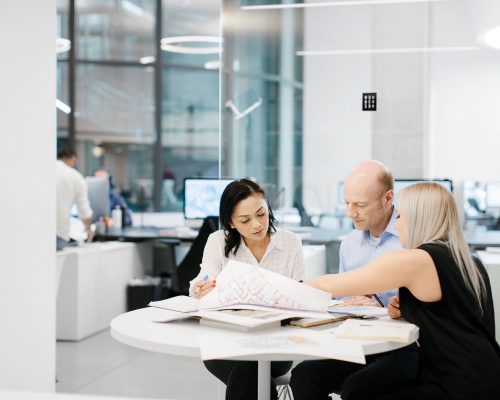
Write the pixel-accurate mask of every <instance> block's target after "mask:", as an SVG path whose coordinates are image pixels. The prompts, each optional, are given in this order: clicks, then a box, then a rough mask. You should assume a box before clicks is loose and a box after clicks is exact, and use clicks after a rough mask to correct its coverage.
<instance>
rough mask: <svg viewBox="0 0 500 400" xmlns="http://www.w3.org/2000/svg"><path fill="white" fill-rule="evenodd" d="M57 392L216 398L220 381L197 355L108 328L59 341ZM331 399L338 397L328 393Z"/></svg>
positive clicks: (159, 397) (174, 397)
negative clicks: (152, 348)
mask: <svg viewBox="0 0 500 400" xmlns="http://www.w3.org/2000/svg"><path fill="white" fill-rule="evenodd" d="M56 349H57V361H56V362H57V365H56V370H57V384H56V390H57V392H60V393H80V394H93V395H101V396H102V395H105V396H122V397H143V398H154V399H169V400H170V399H179V400H181V399H182V400H188V399H189V400H191V399H204V400H219V399H223V398H224V396H223V394H222V393H220V392H219V391H220V390H221V388H222V385H219V381H218V380H217V379H216V378H215V377H213V376H212V375H211V374H210V373H209V372H208V371H207V370H206V369H205V367H204V366H203V363H202V362H201V360H198V359H193V358H187V357H175V356H168V355H164V354H158V353H152V352H148V351H144V350H139V349H135V348H132V347H130V346H126V345H124V344H121V343H119V342H117V341H116V340H114V339H113V338H112V337H111V335H110V333H109V330H105V331H102V332H100V333H97V334H95V335H93V336H90V337H89V338H86V339H84V340H81V341H79V342H61V341H58V342H57V346H56ZM332 397H333V399H339V397H337V396H332Z"/></svg>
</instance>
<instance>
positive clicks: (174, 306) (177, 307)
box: [149, 296, 200, 312]
mask: <svg viewBox="0 0 500 400" xmlns="http://www.w3.org/2000/svg"><path fill="white" fill-rule="evenodd" d="M199 303H200V300H198V299H196V298H194V297H189V296H175V297H170V298H168V299H165V300H160V301H152V302H150V303H149V305H150V306H152V307H158V308H164V309H165V310H172V311H179V312H192V311H198V307H199Z"/></svg>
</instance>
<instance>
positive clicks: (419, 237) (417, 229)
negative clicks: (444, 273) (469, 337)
mask: <svg viewBox="0 0 500 400" xmlns="http://www.w3.org/2000/svg"><path fill="white" fill-rule="evenodd" d="M398 208H399V210H400V211H403V212H404V215H405V218H406V222H407V229H408V232H407V234H408V244H407V247H409V248H412V249H415V248H417V247H419V246H420V245H422V244H424V243H432V242H434V243H442V244H444V245H446V246H447V247H448V248H449V250H450V252H451V255H452V257H453V259H454V260H455V262H456V264H457V265H458V268H459V270H460V273H461V275H462V278H463V280H464V282H465V284H466V286H467V287H468V288H469V290H470V291H471V292H472V293H473V294H474V295H475V296H476V299H477V301H478V303H479V306H480V308H481V309H482V308H483V307H482V304H483V301H482V300H484V299H485V297H486V290H485V283H484V279H483V277H482V276H481V274H480V272H479V269H478V268H477V266H476V264H475V263H474V260H473V259H472V256H471V254H470V251H469V246H468V245H467V243H466V242H465V238H464V235H463V232H462V227H461V224H460V218H459V216H458V211H457V206H456V204H455V200H454V199H453V196H452V194H451V193H450V192H449V191H448V190H446V189H445V188H444V187H443V186H441V185H439V184H437V183H432V182H425V183H417V184H415V185H411V186H407V187H406V188H404V189H402V190H401V191H400V192H399V194H398Z"/></svg>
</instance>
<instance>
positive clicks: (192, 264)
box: [153, 217, 219, 297]
mask: <svg viewBox="0 0 500 400" xmlns="http://www.w3.org/2000/svg"><path fill="white" fill-rule="evenodd" d="M218 228H219V220H218V218H217V217H207V218H205V220H204V221H203V224H202V225H201V228H200V230H199V233H198V236H197V237H196V239H194V241H193V244H192V245H191V248H190V249H189V251H188V252H187V254H186V256H185V257H184V258H183V260H182V261H181V262H180V263H179V264H177V259H176V256H175V248H176V246H178V245H180V243H181V241H180V240H179V239H158V240H157V241H156V243H155V245H154V248H153V275H154V276H159V277H161V278H164V279H165V286H166V289H167V290H168V291H167V293H166V297H173V296H177V295H180V294H183V295H188V294H189V281H190V280H192V279H193V278H194V277H196V275H198V273H199V272H200V264H201V260H202V258H203V250H204V249H205V244H206V243H207V240H208V236H210V234H211V233H213V232H215V231H216V230H217V229H218Z"/></svg>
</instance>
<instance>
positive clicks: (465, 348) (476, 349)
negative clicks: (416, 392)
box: [399, 243, 500, 399]
mask: <svg viewBox="0 0 500 400" xmlns="http://www.w3.org/2000/svg"><path fill="white" fill-rule="evenodd" d="M419 249H422V250H424V251H426V252H427V253H429V255H430V256H431V257H432V260H433V261H434V264H435V266H436V271H437V274H438V277H439V282H440V285H441V293H442V299H441V300H439V301H436V302H422V301H420V300H418V299H416V298H415V297H414V296H413V295H412V294H411V293H410V291H409V290H408V289H407V288H400V289H399V301H400V307H401V313H402V315H403V317H404V318H405V319H406V320H407V321H409V322H411V323H414V324H415V325H417V326H419V327H420V338H419V344H420V352H419V354H420V356H419V370H418V375H417V378H418V381H419V384H420V386H421V390H422V391H424V392H425V393H427V394H428V395H430V396H432V397H435V398H437V399H443V398H446V397H448V398H451V399H500V347H499V346H498V343H497V342H496V340H495V320H494V313H493V301H492V296H491V288H490V283H489V279H488V275H487V273H486V270H485V269H484V267H483V266H482V264H481V263H480V262H479V261H478V262H477V265H478V269H479V270H480V272H481V274H482V276H483V279H484V280H485V283H486V287H487V289H488V290H487V300H486V301H485V302H484V303H485V304H484V305H483V313H481V310H480V308H479V305H478V303H477V301H476V297H475V296H474V294H473V293H472V292H471V291H470V290H468V289H467V287H466V286H465V283H464V281H463V278H462V275H461V274H460V270H459V267H458V265H457V264H456V263H455V261H454V260H453V257H452V256H451V253H450V251H449V249H448V247H447V246H445V245H444V244H438V243H432V244H423V245H421V246H420V247H419Z"/></svg>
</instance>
